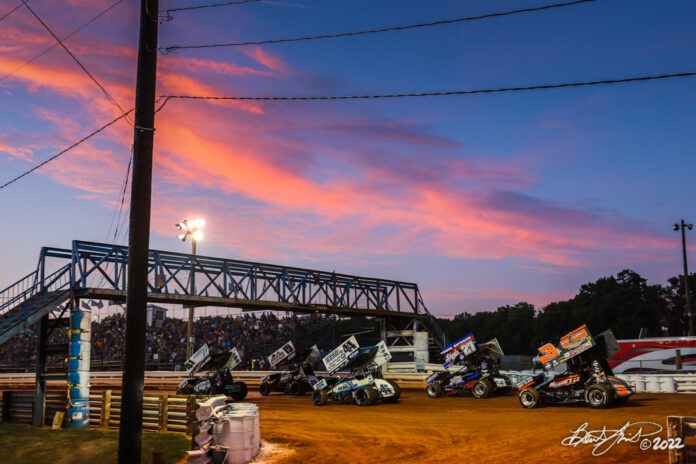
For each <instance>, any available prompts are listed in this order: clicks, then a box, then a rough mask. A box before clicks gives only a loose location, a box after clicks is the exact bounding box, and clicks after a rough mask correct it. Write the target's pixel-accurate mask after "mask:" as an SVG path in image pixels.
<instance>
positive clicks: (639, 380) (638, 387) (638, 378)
mask: <svg viewBox="0 0 696 464" xmlns="http://www.w3.org/2000/svg"><path fill="white" fill-rule="evenodd" d="M631 385H633V389H634V390H635V391H636V393H643V392H645V376H644V375H632V376H631Z"/></svg>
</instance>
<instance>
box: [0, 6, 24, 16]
mask: <svg viewBox="0 0 696 464" xmlns="http://www.w3.org/2000/svg"><path fill="white" fill-rule="evenodd" d="M21 7H22V2H19V5H17V6H16V7H14V8H12V9H11V10H10V11H9V12H7V13H5V14H4V15H2V16H0V21H2V20H3V19H5V18H7V17H8V16H10V15H11V14H12V13H14V12H15V11H17V10H19V9H20V8H21Z"/></svg>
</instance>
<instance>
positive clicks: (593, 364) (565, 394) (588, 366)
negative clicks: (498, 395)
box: [518, 325, 634, 409]
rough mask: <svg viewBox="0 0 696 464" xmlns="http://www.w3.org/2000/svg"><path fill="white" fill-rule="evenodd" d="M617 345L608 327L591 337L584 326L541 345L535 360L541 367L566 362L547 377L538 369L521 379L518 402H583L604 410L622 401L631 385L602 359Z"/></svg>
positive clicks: (531, 405)
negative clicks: (557, 342)
mask: <svg viewBox="0 0 696 464" xmlns="http://www.w3.org/2000/svg"><path fill="white" fill-rule="evenodd" d="M617 348H618V343H617V342H616V338H614V335H613V333H612V332H611V331H610V330H607V331H605V332H602V333H601V334H599V335H598V336H597V337H596V338H593V337H592V335H590V331H589V329H588V328H587V326H586V325H582V326H580V327H578V328H577V329H575V330H574V331H572V332H570V333H568V334H567V335H565V336H563V337H562V338H561V339H560V341H559V344H558V345H554V344H552V343H547V344H545V345H543V346H542V347H540V348H539V353H540V355H539V361H540V362H541V363H542V364H543V366H544V369H545V370H551V369H553V368H554V367H556V366H559V365H560V364H561V363H566V370H565V371H564V372H563V373H561V374H559V375H556V376H554V377H552V378H550V379H546V376H545V375H544V373H543V372H542V373H540V374H537V375H535V376H533V377H531V378H528V379H526V380H525V381H523V382H521V383H520V385H519V386H518V390H519V401H520V404H521V405H522V406H523V407H525V408H534V407H537V406H538V405H540V404H542V403H551V404H553V403H555V404H569V403H585V404H587V405H588V406H590V407H591V408H595V409H604V408H608V407H610V406H612V405H617V404H621V403H624V402H625V401H627V400H628V398H629V397H630V396H631V395H632V394H633V393H634V391H633V388H632V387H631V386H630V385H628V384H627V383H626V382H624V381H623V380H621V379H619V378H618V377H615V376H614V374H613V372H612V370H611V367H609V364H608V363H607V361H606V360H607V358H608V357H609V356H610V355H611V354H612V353H613V352H615V350H616V349H617Z"/></svg>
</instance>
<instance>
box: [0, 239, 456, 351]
mask: <svg viewBox="0 0 696 464" xmlns="http://www.w3.org/2000/svg"><path fill="white" fill-rule="evenodd" d="M127 267H128V247H125V246H119V245H110V244H104V243H93V242H85V241H73V243H72V249H62V248H51V247H44V248H42V249H41V254H40V257H39V262H38V266H37V268H36V270H35V271H34V272H32V273H31V274H29V275H27V276H26V277H24V278H22V279H20V280H19V281H18V282H16V283H15V284H13V285H11V286H9V287H8V288H6V289H5V290H3V291H2V292H0V343H4V342H5V341H7V340H8V339H9V338H10V337H12V336H13V335H14V334H16V333H17V332H19V331H21V330H24V329H26V328H28V327H29V326H31V325H32V324H34V323H36V322H37V321H39V320H40V319H41V318H42V317H43V316H46V315H48V314H49V313H60V312H61V311H63V312H64V311H66V308H68V307H69V306H70V305H69V304H66V303H68V302H70V301H73V304H74V301H75V300H79V299H83V298H89V299H96V300H109V301H112V302H114V303H123V302H125V301H126V289H127V284H128V282H127V278H126V276H127V274H128V273H127ZM147 299H148V301H149V302H152V303H163V304H167V303H168V304H179V305H183V306H188V307H191V306H196V307H203V306H220V307H234V308H241V309H242V310H244V311H260V310H270V311H292V312H299V313H325V314H337V315H342V316H374V317H378V318H385V319H386V320H390V321H402V322H404V323H414V321H415V322H416V323H419V326H420V327H422V328H424V329H426V330H427V331H428V332H430V334H431V337H432V338H433V339H434V340H436V342H437V344H438V345H441V346H442V344H443V342H444V341H445V340H444V334H443V332H442V331H441V329H440V328H439V326H437V323H436V322H435V319H434V318H433V317H432V315H431V314H430V313H429V312H428V310H427V308H426V307H425V305H424V303H423V298H422V296H421V293H420V290H419V289H418V285H416V284H414V283H407V282H398V281H394V280H388V279H379V278H367V277H359V276H352V275H346V274H339V273H335V272H325V271H318V270H311V269H302V268H296V267H288V266H279V265H274V264H263V263H255V262H249V261H239V260H231V259H223V258H214V257H208V256H199V255H189V254H182V253H174V252H168V251H157V250H150V252H149V255H148V295H147Z"/></svg>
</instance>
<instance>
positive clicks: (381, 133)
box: [0, 0, 696, 315]
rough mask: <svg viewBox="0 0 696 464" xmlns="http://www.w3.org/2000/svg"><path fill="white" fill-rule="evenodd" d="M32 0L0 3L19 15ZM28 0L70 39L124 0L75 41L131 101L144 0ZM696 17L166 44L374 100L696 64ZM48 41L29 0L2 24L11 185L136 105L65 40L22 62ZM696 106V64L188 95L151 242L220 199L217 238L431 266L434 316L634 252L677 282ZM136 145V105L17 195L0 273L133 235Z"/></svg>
mask: <svg viewBox="0 0 696 464" xmlns="http://www.w3.org/2000/svg"><path fill="white" fill-rule="evenodd" d="M20 3H21V2H19V1H10V0H4V1H2V2H0V17H3V16H4V15H5V14H6V13H7V12H9V11H11V10H12V9H13V8H14V7H16V6H17V5H19V4H20ZM210 3H218V2H210ZM550 3H551V2H542V1H514V2H513V1H493V2H474V1H437V2H423V1H387V0H384V1H378V2H375V1H354V2H339V1H337V0H327V1H322V2H319V1H310V0H301V1H287V2H286V1H277V2H276V1H261V2H256V3H249V4H244V5H236V6H227V7H218V8H204V9H196V10H187V11H173V12H171V15H172V17H173V20H171V21H164V22H162V23H161V24H160V34H159V37H160V44H161V47H171V46H186V45H206V44H214V43H230V42H245V41H257V40H265V39H277V38H286V37H298V36H306V35H317V34H331V33H337V32H349V31H357V30H364V29H375V28H382V27H389V26H399V25H408V24H415V23H424V22H431V21H438V20H445V19H452V18H461V17H471V16H477V15H483V14H489V13H493V12H502V11H508V10H513V9H519V8H528V7H537V6H541V5H547V4H550ZM29 4H30V5H31V7H32V9H33V10H34V11H35V12H36V13H37V14H38V15H39V16H41V17H42V19H43V20H44V21H45V22H46V23H47V24H48V25H49V26H50V27H51V28H52V30H53V31H54V32H55V33H56V34H57V35H58V36H59V37H65V36H67V35H68V34H70V33H71V32H72V31H73V30H75V29H77V28H79V27H81V26H83V25H84V24H85V23H87V22H88V21H90V19H91V18H93V17H95V16H96V15H97V14H99V13H100V12H103V11H105V10H107V9H108V8H109V7H111V6H113V8H111V9H110V10H109V11H108V12H107V13H104V15H103V16H101V17H100V18H99V19H97V20H95V21H94V22H92V23H90V24H89V25H87V26H85V27H84V29H82V30H80V31H79V32H78V33H76V34H75V35H73V36H72V37H70V38H69V39H67V40H65V45H66V46H67V47H68V48H69V49H70V50H71V52H72V53H73V54H74V55H75V56H76V57H77V58H78V59H79V60H80V62H81V63H82V64H83V65H84V66H85V67H86V68H87V69H88V70H89V71H90V73H91V74H92V75H93V76H94V77H95V78H96V79H97V80H98V81H99V82H100V83H101V84H102V85H103V86H104V88H106V89H107V90H108V91H109V93H110V94H111V95H112V96H113V98H114V99H115V100H116V101H117V102H118V103H119V104H120V106H121V107H122V108H125V109H129V108H131V107H132V106H133V104H134V85H135V71H136V62H135V60H136V47H137V40H138V38H137V30H138V6H139V2H137V1H135V0H124V1H121V2H118V1H102V0H99V1H89V2H87V1H82V0H72V1H69V2H66V3H65V4H61V5H60V7H57V6H56V5H55V3H54V2H48V1H44V0H32V1H31V2H30V3H29ZM205 4H206V2H204V1H200V0H197V1H195V2H193V1H192V2H185V1H178V2H174V1H165V0H162V1H160V9H161V10H163V11H164V10H167V9H172V8H181V7H190V6H201V5H205ZM114 5H115V6H114ZM695 24H696V4H694V3H693V2H690V1H668V2H658V1H642V0H640V1H628V0H603V1H602V0H600V1H596V2H588V3H583V4H578V5H575V6H569V7H564V8H556V9H549V10H545V11H540V12H533V13H525V14H518V15H512V16H507V17H501V18H490V19H485V20H480V21H470V22H461V23H457V24H450V25H442V26H436V27H428V28H419V29H412V30H406V31H395V32H387V33H381V34H370V35H362V36H355V37H342V38H335V39H326V40H315V41H305V42H295V43H286V44H272V45H270V44H269V45H258V46H244V47H223V48H205V49H181V50H178V51H177V52H176V53H170V54H166V55H164V54H161V55H160V56H159V63H158V68H159V69H158V84H157V92H158V95H194V96H327V95H365V94H391V93H411V92H438V91H450V90H473V89H488V88H499V87H514V86H529V85H538V84H555V83H564V82H577V81H593V80H603V79H617V78H624V77H636V76H646V75H658V74H669V73H681V72H694V71H696V53H694V44H696V28H695V27H694V25H695ZM53 44H54V41H53V39H52V37H51V36H50V35H49V34H48V33H47V32H46V31H45V30H44V29H43V28H42V27H41V26H40V25H39V23H38V22H37V21H36V19H35V18H34V17H33V16H32V15H31V14H30V13H29V12H28V11H27V10H26V8H25V7H21V8H19V9H17V10H16V11H14V12H12V13H11V14H10V15H8V16H7V17H5V18H4V19H2V20H0V102H2V107H3V110H4V111H2V112H0V163H1V164H0V165H1V170H0V173H1V175H0V184H3V183H5V182H7V181H9V180H11V179H12V178H14V177H15V176H17V175H20V174H21V173H23V172H25V171H26V170H28V169H31V168H32V167H33V166H35V165H36V164H38V163H40V162H42V161H44V160H45V159H47V158H49V157H51V156H53V155H55V154H56V153H58V152H60V151H61V150H63V149H65V148H66V147H68V146H70V145H71V144H72V143H74V142H75V141H77V140H80V139H81V138H82V137H84V136H86V135H87V134H89V133H91V132H92V131H94V130H95V129H97V128H98V127H100V126H102V125H104V124H106V123H107V122H109V121H111V120H113V119H114V118H116V117H118V115H119V114H120V113H119V109H118V108H116V107H115V106H114V105H113V104H112V103H110V102H109V101H108V100H107V99H106V98H105V96H104V94H103V93H102V91H101V90H100V89H99V88H98V87H97V86H96V85H95V84H94V83H93V82H92V81H91V80H90V79H89V78H88V77H87V76H86V75H85V73H84V72H83V71H82V70H81V69H80V68H79V67H78V65H77V64H76V63H75V62H74V61H73V60H72V59H71V58H70V57H69V56H68V54H67V53H66V52H65V51H64V50H63V49H61V48H60V47H55V48H53V49H51V50H50V51H48V52H46V53H45V54H44V55H43V56H41V57H40V58H38V59H36V60H34V61H32V62H31V63H29V64H26V63H27V62H28V61H30V60H32V58H34V57H35V56H36V55H37V54H38V53H40V52H42V51H43V50H45V49H46V48H47V47H49V46H51V45H53ZM18 68H19V69H18ZM3 76H4V77H3ZM695 102H696V78H694V77H691V78H683V79H670V80H660V81H650V82H637V83H628V84H622V85H611V86H592V87H581V88H570V89H551V90H538V91H530V92H514V93H513V92H509V93H496V94H480V95H468V96H449V97H428V98H403V99H380V100H351V101H319V102H317V101H314V102H307V101H305V102H253V101H252V102H234V101H226V102H211V101H188V100H186V101H185V100H170V101H169V102H168V103H167V104H166V105H165V107H164V108H163V109H162V110H161V111H160V112H159V113H158V114H157V119H156V129H157V132H156V135H155V165H154V181H153V212H152V235H151V245H152V247H153V248H158V249H165V250H172V251H186V250H188V246H189V244H183V243H181V242H180V241H178V240H177V238H176V230H175V229H174V224H175V223H176V222H179V221H181V220H182V219H184V218H187V217H196V216H203V217H205V218H206V220H207V227H206V229H207V230H206V232H207V236H206V239H205V240H204V241H203V242H201V243H200V244H199V249H198V251H199V253H200V254H206V255H211V256H220V257H228V258H240V259H245V260H254V261H265V262H273V263H278V264H286V265H293V266H300V267H311V268H318V269H322V270H336V271H337V272H343V273H348V274H352V273H354V274H359V275H364V276H375V277H385V278H391V279H396V280H405V281H410V282H416V283H418V284H419V285H420V288H421V291H422V293H423V295H424V299H425V302H426V305H427V306H428V307H429V309H430V310H431V312H433V313H435V314H438V315H452V314H457V313H461V312H464V311H469V312H472V311H480V310H492V309H495V308H496V307H498V306H501V305H504V304H514V303H517V302H519V301H528V302H531V303H533V304H535V305H537V306H539V307H541V306H543V305H545V304H547V303H549V302H552V301H557V300H563V299H567V298H570V297H572V296H573V295H574V294H575V293H576V292H577V290H578V288H579V287H580V286H581V285H582V284H584V283H586V282H590V281H594V280H596V279H598V278H600V277H603V276H607V275H611V274H615V273H617V272H619V271H621V270H622V269H626V268H630V269H633V270H635V271H637V272H639V273H640V274H641V275H643V276H644V277H646V278H647V279H648V280H649V282H650V283H665V279H666V278H668V277H670V276H673V275H677V274H678V273H680V272H681V247H680V242H679V235H678V234H677V233H675V232H674V231H672V230H671V226H672V224H674V223H675V222H678V221H679V220H680V219H681V218H684V219H686V220H687V221H692V222H696V211H695V208H694V206H693V201H692V200H691V195H690V189H691V186H692V182H691V179H692V177H693V174H694V171H695V170H694V167H695V166H694V165H695V163H696V162H695V161H694V154H695V152H696V150H695V148H696V131H694V129H693V128H694V125H695V123H696V105H695V104H694V103H695ZM131 143H132V122H130V123H129V122H127V121H122V122H120V123H118V124H116V125H114V126H113V127H111V128H109V129H107V130H105V131H103V132H102V133H100V134H99V135H97V136H95V137H94V138H92V139H90V140H89V141H88V142H86V143H84V144H81V145H80V146H78V147H77V148H75V149H74V150H71V151H69V152H68V153H66V154H65V155H63V156H61V157H60V158H58V159H57V160H56V161H54V162H52V163H50V164H48V165H46V166H45V167H44V168H42V169H40V170H38V171H36V172H35V173H33V174H31V175H29V176H26V177H25V178H23V179H21V180H19V181H17V182H15V183H13V184H12V185H10V186H8V187H6V188H4V189H1V190H0V213H1V214H2V215H3V216H4V217H5V220H6V223H7V224H10V225H11V227H4V228H1V229H0V241H1V243H4V244H5V245H4V259H3V265H2V266H1V267H0V286H2V287H5V286H7V285H9V284H11V283H13V282H14V281H16V280H18V279H19V278H20V277H23V276H24V275H26V274H28V273H29V272H30V271H31V270H33V268H34V266H35V263H36V260H37V258H38V254H39V250H40V247H41V246H44V245H50V246H59V247H68V246H69V245H70V242H71V240H73V239H81V240H92V241H100V242H103V241H106V242H111V241H116V242H118V243H122V244H123V243H126V242H127V236H126V234H125V232H126V231H125V229H124V227H125V224H127V220H126V218H127V212H123V213H122V216H121V217H122V218H124V219H123V220H122V221H121V224H120V225H119V231H120V233H119V234H116V236H115V235H114V228H115V225H116V224H115V223H114V217H115V215H116V212H117V211H118V205H119V204H120V200H121V198H120V192H121V189H122V185H123V182H124V177H125V174H126V169H127V165H128V158H129V156H130V145H131ZM128 201H129V200H128V199H126V205H127V204H128ZM689 240H691V238H690V239H689ZM694 240H696V237H694ZM691 250H693V246H690V251H691ZM694 265H695V266H696V264H694Z"/></svg>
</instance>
